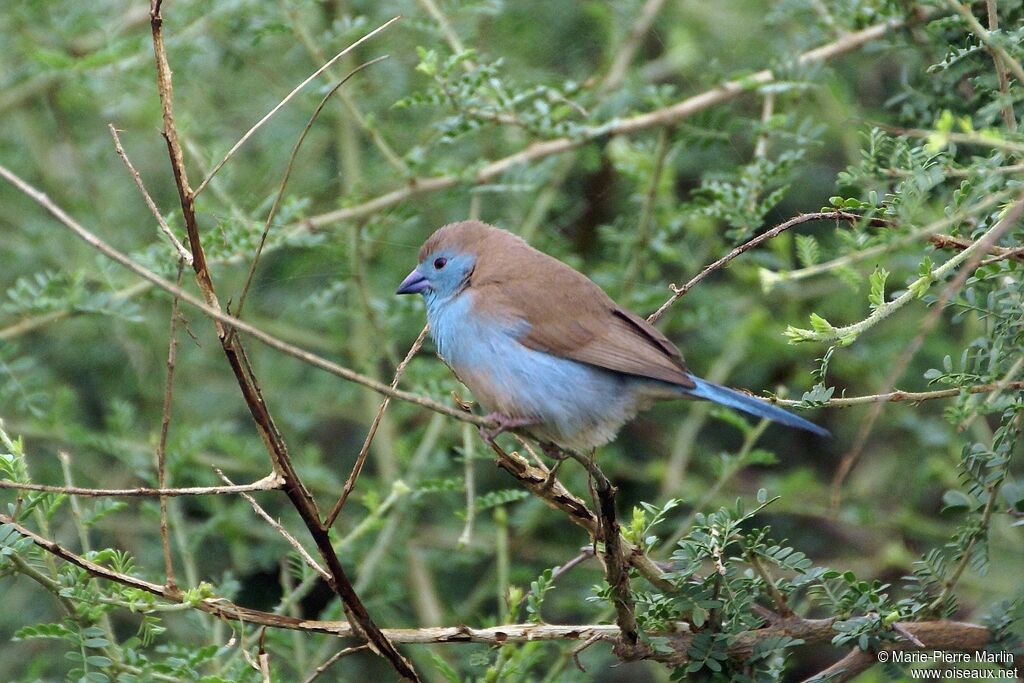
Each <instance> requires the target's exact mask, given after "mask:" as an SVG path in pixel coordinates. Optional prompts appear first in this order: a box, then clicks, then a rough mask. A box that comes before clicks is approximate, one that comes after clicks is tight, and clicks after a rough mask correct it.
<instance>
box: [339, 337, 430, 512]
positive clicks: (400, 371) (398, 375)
mask: <svg viewBox="0 0 1024 683" xmlns="http://www.w3.org/2000/svg"><path fill="white" fill-rule="evenodd" d="M428 329H429V328H428V327H427V326H425V325H424V327H423V329H422V330H420V333H419V336H417V337H416V341H414V342H413V343H412V346H411V347H409V352H408V353H406V354H405V358H403V359H402V362H401V363H399V364H398V367H397V368H396V369H395V377H394V379H392V380H391V389H392V390H394V389H395V388H396V387H397V386H398V381H399V380H400V379H402V375H404V374H405V369H406V368H407V367H408V366H409V363H411V362H412V359H413V357H415V356H416V354H417V353H419V351H420V348H421V347H422V346H423V341H424V340H425V339H426V338H427V330H428ZM390 403H391V397H390V396H385V397H384V400H383V401H382V402H381V404H380V408H378V409H377V414H376V415H374V416H373V422H372V423H371V424H370V431H369V432H367V434H366V438H365V439H364V440H363V445H362V447H361V448H360V449H359V454H358V455H357V456H356V461H355V463H354V464H353V465H352V471H351V472H349V475H348V479H346V480H345V487H344V488H343V489H342V491H341V496H339V497H338V502H336V503H335V504H334V507H333V508H331V512H330V514H328V515H327V519H325V520H324V526H326V527H327V528H328V529H330V528H331V527H332V526H334V520H336V519H337V518H338V514H339V513H340V512H341V508H343V507H344V506H345V501H346V500H347V499H348V496H349V494H350V493H352V489H354V488H355V487H356V480H357V479H358V478H359V473H360V472H362V471H363V465H364V464H365V463H366V456H367V455H368V454H369V452H370V444H372V443H373V437H374V436H376V435H377V428H378V427H380V421H381V419H383V417H384V411H385V410H387V409H388V405H389V404H390Z"/></svg>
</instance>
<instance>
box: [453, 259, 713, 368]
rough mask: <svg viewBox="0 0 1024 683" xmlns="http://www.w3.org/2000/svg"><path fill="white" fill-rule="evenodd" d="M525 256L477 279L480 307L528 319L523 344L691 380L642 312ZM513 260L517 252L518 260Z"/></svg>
mask: <svg viewBox="0 0 1024 683" xmlns="http://www.w3.org/2000/svg"><path fill="white" fill-rule="evenodd" d="M530 252H531V253H527V254H523V260H525V261H527V262H526V263H510V262H506V264H503V265H509V266H512V267H508V268H500V270H499V268H493V267H490V268H487V271H488V272H489V275H488V276H487V277H481V278H474V279H475V280H476V281H475V282H472V284H471V287H472V288H473V289H474V290H476V292H475V296H474V299H475V301H476V302H478V303H476V305H477V306H479V307H480V308H481V309H482V310H481V312H484V313H487V312H489V313H492V314H497V315H500V316H502V317H503V318H505V319H508V320H517V321H525V322H526V323H527V325H528V328H527V329H526V331H525V332H524V334H523V336H522V337H520V339H519V341H520V342H521V343H522V344H523V345H524V346H526V347H528V348H531V349H534V350H537V351H543V352H545V353H549V354H552V355H554V356H560V357H563V358H570V359H572V360H575V361H579V362H581V363H588V364H590V365H595V366H597V367H600V368H605V369H608V370H612V371H614V372H621V373H625V374H629V375H637V376H640V377H649V378H651V379H657V380H661V381H664V382H670V383H672V384H678V385H681V386H684V387H693V386H694V383H693V380H692V379H691V378H690V376H689V372H688V370H687V369H686V365H685V364H684V362H683V357H682V354H680V352H679V349H677V348H676V347H675V345H674V344H672V342H670V341H669V340H668V339H667V338H666V337H665V335H663V334H662V333H661V332H659V331H658V330H657V329H655V328H654V327H653V326H652V325H650V324H649V323H648V322H647V321H646V320H644V319H643V318H641V317H640V316H638V315H636V314H635V313H632V312H630V311H627V310H625V309H623V308H620V307H619V306H617V305H616V304H615V302H614V301H612V300H611V298H609V297H608V295H607V294H605V292H604V290H602V289H601V288H600V287H598V286H597V285H596V284H595V283H593V282H592V281H591V280H589V279H588V278H587V277H586V276H584V275H582V274H581V273H579V272H577V271H575V270H573V269H572V268H570V267H569V266H567V265H565V264H564V263H562V262H561V261H558V260H557V259H554V258H551V257H550V256H547V255H544V254H542V253H541V252H537V251H534V250H530ZM516 260H518V259H516Z"/></svg>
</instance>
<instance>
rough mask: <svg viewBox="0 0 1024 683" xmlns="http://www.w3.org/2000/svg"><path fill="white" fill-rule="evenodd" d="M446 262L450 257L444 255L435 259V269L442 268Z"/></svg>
mask: <svg viewBox="0 0 1024 683" xmlns="http://www.w3.org/2000/svg"><path fill="white" fill-rule="evenodd" d="M446 263H448V259H446V258H444V257H441V258H436V259H434V270H441V269H442V268H444V266H445V264H446Z"/></svg>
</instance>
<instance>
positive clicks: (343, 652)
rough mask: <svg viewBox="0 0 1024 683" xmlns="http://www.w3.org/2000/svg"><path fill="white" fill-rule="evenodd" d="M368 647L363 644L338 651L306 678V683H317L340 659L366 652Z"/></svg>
mask: <svg viewBox="0 0 1024 683" xmlns="http://www.w3.org/2000/svg"><path fill="white" fill-rule="evenodd" d="M368 647H369V645H367V644H366V643H363V644H362V645H353V646H352V647H346V648H344V649H342V650H338V651H337V652H335V653H334V654H333V655H331V656H330V657H329V658H328V659H327V661H325V662H324V663H323V664H321V665H320V666H318V667H317V668H316V671H314V672H313V673H312V674H310V675H309V677H307V678H306V680H305V681H304V683H313V681H315V680H316V679H318V678H320V674H322V673H323V672H325V671H327V670H328V669H329V668H331V666H333V665H334V664H335V663H337V662H338V661H339V660H340V659H342V658H344V657H348V656H349V655H354V654H355V653H357V652H362V651H363V650H365V649H366V648H368Z"/></svg>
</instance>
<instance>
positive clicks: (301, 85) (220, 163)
mask: <svg viewBox="0 0 1024 683" xmlns="http://www.w3.org/2000/svg"><path fill="white" fill-rule="evenodd" d="M157 6H159V3H157ZM399 19H401V17H394V18H393V19H390V20H388V21H386V22H384V23H383V24H381V25H380V26H378V27H377V28H375V29H373V30H372V31H370V32H369V33H367V34H366V35H365V36H363V37H362V38H360V39H359V40H357V41H356V42H354V43H352V44H351V45H349V46H348V47H346V48H345V49H344V50H342V51H341V52H339V53H338V54H336V55H334V56H333V57H331V59H330V60H328V61H327V63H326V64H324V65H323V66H321V67H320V68H319V69H317V70H316V71H314V72H313V73H312V74H310V75H309V77H308V78H306V80H304V81H302V82H301V83H299V84H298V85H297V86H295V87H294V88H293V89H292V91H291V92H290V93H288V94H287V95H285V97H284V99H283V100H281V101H280V102H278V103H277V105H276V106H275V107H274V108H273V109H271V110H270V111H268V112H267V113H266V114H265V115H264V116H263V118H261V119H260V120H259V121H257V122H256V123H255V124H254V125H253V127H252V128H250V129H249V130H248V131H246V133H245V135H243V136H242V137H241V138H239V140H238V142H236V143H235V144H234V145H232V147H231V149H229V150H228V153H227V154H225V155H224V158H223V159H221V160H220V161H218V162H217V163H216V164H215V165H214V167H213V169H211V170H210V172H209V173H208V174H207V175H206V178H204V179H203V182H201V183H199V187H197V188H196V189H195V191H194V192H193V193H192V196H193V197H197V196H199V194H200V193H201V192H202V191H203V190H204V189H205V188H206V186H207V185H208V184H209V182H210V181H211V180H212V179H213V177H214V176H215V175H217V172H218V171H220V169H221V167H223V166H224V164H226V163H227V162H228V159H230V158H231V157H232V156H234V154H235V152H237V151H238V149H239V148H240V147H241V146H242V145H244V144H245V142H246V140H248V139H249V138H250V137H252V135H253V134H254V133H255V132H256V131H257V130H259V128H260V126H262V125H263V124H264V123H266V122H267V121H268V120H269V119H270V117H271V116H273V115H274V114H276V113H277V112H278V110H280V109H281V107H283V106H284V105H286V104H288V101H289V100H291V99H292V98H293V97H295V95H297V94H298V93H299V91H300V90H302V89H303V88H305V87H306V85H308V84H309V83H310V82H311V81H312V80H314V79H315V78H316V77H317V76H319V75H320V74H322V73H323V72H324V71H325V70H326V69H329V68H330V67H331V65H332V64H334V63H335V62H336V61H338V60H339V59H341V58H342V57H344V56H345V55H347V54H348V53H349V52H351V51H352V50H354V49H355V48H357V47H359V46H360V45H361V44H363V43H365V42H366V41H367V40H369V39H370V38H373V37H374V36H375V35H377V34H378V33H380V32H381V31H383V30H384V29H386V28H388V27H389V26H391V24H393V23H395V22H396V21H398V20H399Z"/></svg>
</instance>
